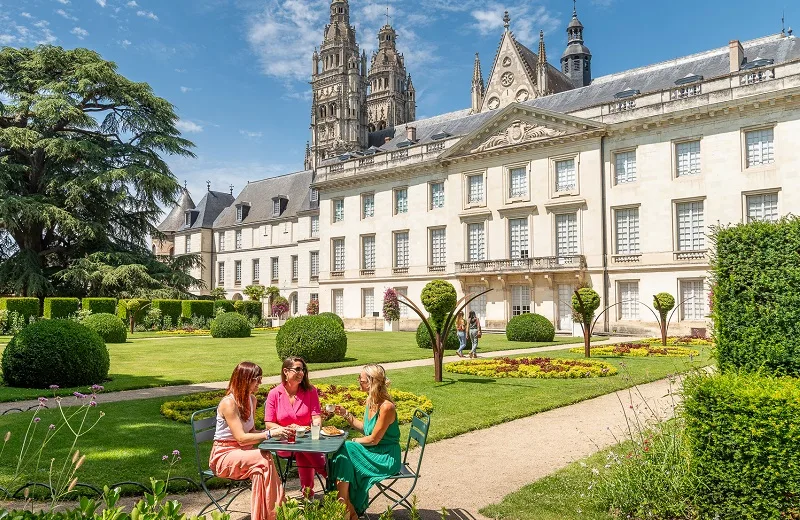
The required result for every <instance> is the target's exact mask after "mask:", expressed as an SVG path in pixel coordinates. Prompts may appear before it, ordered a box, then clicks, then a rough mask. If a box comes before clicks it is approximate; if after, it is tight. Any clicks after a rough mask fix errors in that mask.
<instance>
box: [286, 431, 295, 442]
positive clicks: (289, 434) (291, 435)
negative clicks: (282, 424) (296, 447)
mask: <svg viewBox="0 0 800 520" xmlns="http://www.w3.org/2000/svg"><path fill="white" fill-rule="evenodd" d="M295 434H296V432H295V431H294V428H286V442H288V443H289V444H294V443H295V442H296V439H295Z"/></svg>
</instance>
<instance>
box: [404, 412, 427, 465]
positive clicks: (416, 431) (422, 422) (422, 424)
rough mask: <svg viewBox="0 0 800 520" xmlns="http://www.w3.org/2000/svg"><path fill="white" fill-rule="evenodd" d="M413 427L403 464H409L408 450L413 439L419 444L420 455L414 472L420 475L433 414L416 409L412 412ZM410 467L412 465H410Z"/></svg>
mask: <svg viewBox="0 0 800 520" xmlns="http://www.w3.org/2000/svg"><path fill="white" fill-rule="evenodd" d="M411 417H412V418H411V429H410V430H409V431H408V440H407V441H406V451H405V454H404V455H403V465H407V464H408V452H409V451H410V448H411V441H412V440H413V441H415V442H416V443H417V444H419V457H418V458H417V467H416V469H414V473H415V474H416V475H417V476H419V469H420V468H421V467H422V456H423V454H424V453H425V444H426V443H427V442H428V430H429V429H430V426H431V416H430V415H428V414H427V413H425V412H424V411H422V410H421V409H419V408H416V409H414V413H412V414H411ZM409 469H413V468H411V466H409Z"/></svg>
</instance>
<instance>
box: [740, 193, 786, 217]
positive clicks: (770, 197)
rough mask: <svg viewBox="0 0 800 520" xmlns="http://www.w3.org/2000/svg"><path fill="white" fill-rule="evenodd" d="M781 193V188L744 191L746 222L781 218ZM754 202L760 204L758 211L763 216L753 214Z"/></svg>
mask: <svg viewBox="0 0 800 520" xmlns="http://www.w3.org/2000/svg"><path fill="white" fill-rule="evenodd" d="M779 193H780V192H779V190H771V191H758V192H751V193H743V194H742V195H743V199H744V200H743V203H744V222H745V223H748V222H755V221H763V222H776V221H778V220H780V218H781V213H780V195H779ZM759 199H760V200H759ZM754 203H755V204H758V205H759V207H758V210H759V211H758V212H759V213H760V214H761V215H763V216H759V215H754V214H753V212H752V211H751V210H752V209H753V208H752V207H751V206H753V205H754Z"/></svg>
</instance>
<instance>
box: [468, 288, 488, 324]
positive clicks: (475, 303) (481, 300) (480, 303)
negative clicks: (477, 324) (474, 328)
mask: <svg viewBox="0 0 800 520" xmlns="http://www.w3.org/2000/svg"><path fill="white" fill-rule="evenodd" d="M485 289H486V287H485V286H483V285H470V286H469V287H467V292H468V293H469V294H476V293H479V292H481V291H483V290H485ZM468 310H469V311H475V315H476V316H478V318H485V317H486V295H485V294H482V295H480V296H478V297H477V298H475V299H474V300H472V301H471V302H470V303H469V306H468Z"/></svg>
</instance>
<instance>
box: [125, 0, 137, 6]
mask: <svg viewBox="0 0 800 520" xmlns="http://www.w3.org/2000/svg"><path fill="white" fill-rule="evenodd" d="M125 5H127V6H128V7H139V4H137V3H136V0H131V1H130V2H128V3H127V4H125Z"/></svg>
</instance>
